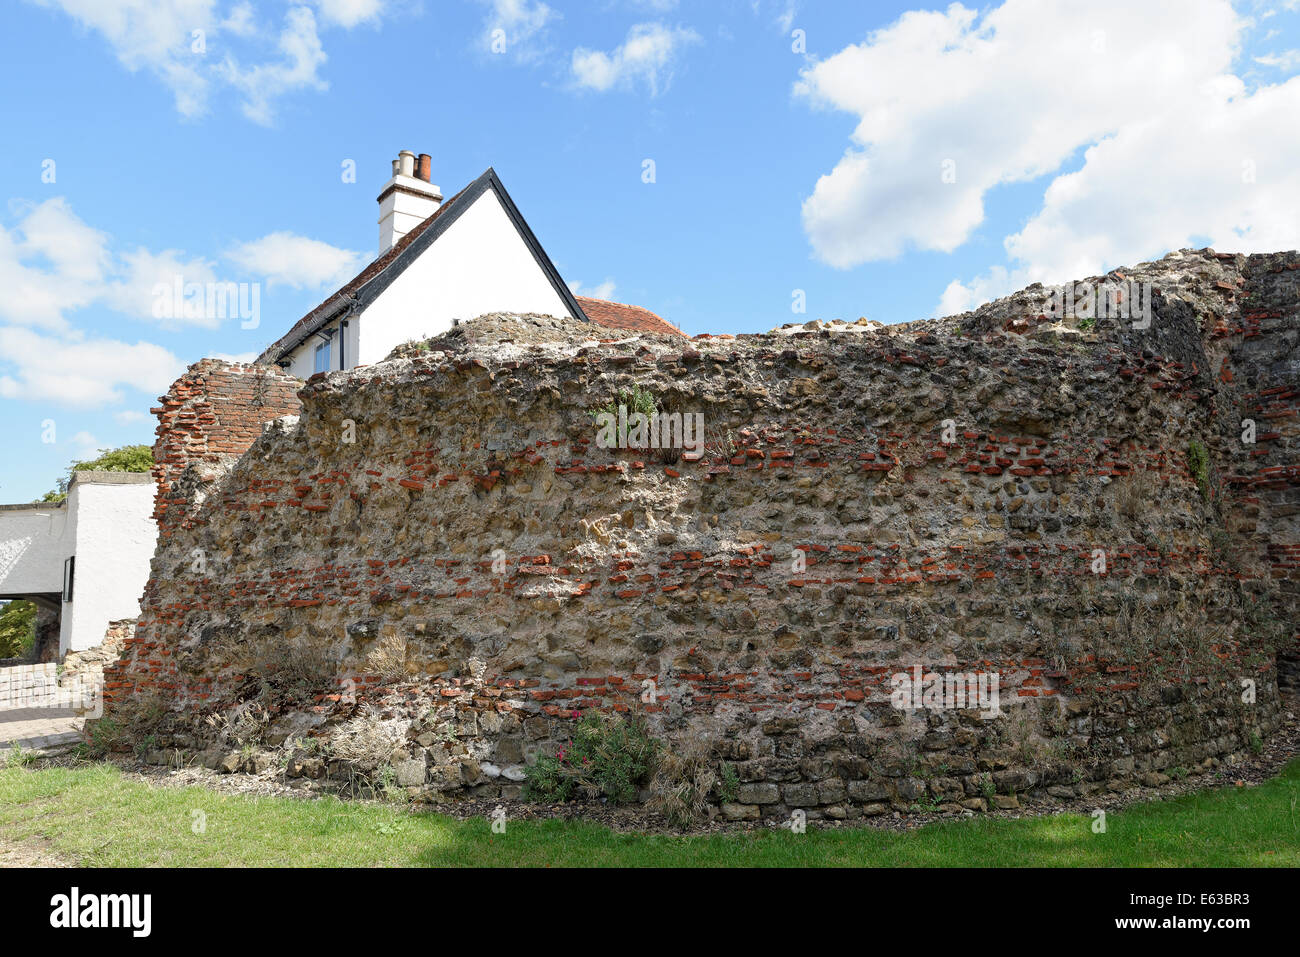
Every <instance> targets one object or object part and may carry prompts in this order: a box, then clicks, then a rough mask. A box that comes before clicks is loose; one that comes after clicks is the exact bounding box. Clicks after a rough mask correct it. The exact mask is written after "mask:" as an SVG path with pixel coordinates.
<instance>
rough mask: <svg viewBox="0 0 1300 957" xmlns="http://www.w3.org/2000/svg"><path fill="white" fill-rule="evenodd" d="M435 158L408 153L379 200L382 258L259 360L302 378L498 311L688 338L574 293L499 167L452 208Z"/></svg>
mask: <svg viewBox="0 0 1300 957" xmlns="http://www.w3.org/2000/svg"><path fill="white" fill-rule="evenodd" d="M430 162H431V160H430V157H429V155H428V154H427V153H422V154H420V156H419V157H418V158H417V157H416V155H415V154H414V153H412V152H411V151H409V150H403V151H402V152H401V153H400V154H398V158H397V159H396V160H394V161H393V175H392V178H391V179H390V180H389V181H388V182H387V183H386V184H384V188H383V190H382V191H381V192H380V194H379V256H378V258H376V259H375V260H374V261H373V262H372V263H370V265H368V266H366V268H365V269H363V270H362V271H361V272H360V273H359V274H358V275H357V276H356V277H354V278H353V279H352V280H351V281H350V282H348V283H347V284H345V285H344V286H343V288H341V289H339V290H338V291H337V292H335V293H334V294H333V295H332V296H330V297H329V298H327V299H326V300H325V301H324V302H322V303H321V304H320V305H319V306H317V307H316V308H315V309H313V310H312V311H311V312H309V313H307V315H305V316H303V317H302V319H300V320H299V321H298V322H297V323H295V324H294V326H293V328H291V329H290V330H289V331H288V332H287V333H286V334H285V335H284V336H282V337H281V338H280V339H278V340H277V341H276V342H274V343H272V344H271V345H270V346H269V347H268V348H267V349H266V350H265V351H264V352H263V353H262V354H261V356H259V357H258V360H257V361H258V362H261V363H265V364H271V363H275V364H277V365H279V366H281V367H282V368H284V369H287V370H288V371H289V372H292V373H293V374H294V375H297V376H299V377H301V378H304V379H305V378H307V377H308V376H310V375H312V374H313V373H316V372H328V371H331V370H334V369H351V368H354V367H355V366H358V365H366V364H369V363H373V362H379V361H381V360H382V359H384V358H385V357H386V356H387V355H388V353H389V352H391V351H392V349H393V348H394V347H395V346H398V345H400V344H402V343H403V342H406V341H408V340H411V339H416V338H421V337H426V336H434V335H438V334H440V333H442V332H445V331H446V330H447V329H449V328H451V326H452V323H453V321H455V320H459V319H473V318H475V317H476V316H481V315H484V314H486V313H490V312H511V313H534V314H537V315H543V316H557V317H564V316H568V317H571V318H573V319H577V320H579V321H582V322H593V323H595V324H597V325H600V326H605V327H607V328H614V329H621V330H625V331H628V332H653V333H658V334H660V335H674V336H680V335H682V333H681V332H680V331H679V330H678V329H677V328H676V327H674V326H672V325H670V324H669V323H667V322H665V321H664V320H663V319H661V318H659V317H658V316H656V315H655V314H654V313H652V312H650V311H648V310H646V309H641V308H640V307H638V306H628V305H625V304H622V303H613V302H606V301H604V300H599V299H587V298H583V297H579V296H575V295H574V294H573V293H572V292H570V290H569V287H568V286H567V285H565V283H564V280H563V279H561V278H560V274H559V273H558V272H557V271H556V269H555V266H554V265H553V264H552V263H551V260H550V257H549V256H547V254H546V250H544V249H543V248H542V246H541V244H540V243H539V242H538V241H537V237H536V236H534V235H533V231H532V230H531V229H529V227H528V224H527V223H526V222H525V221H524V218H523V216H522V215H521V214H520V212H519V209H518V207H516V206H515V204H514V201H513V200H511V198H510V194H509V193H507V192H506V188H505V186H503V185H502V183H501V180H500V178H499V177H498V176H497V174H496V172H495V170H492V169H488V170H487V171H486V172H485V173H483V175H482V176H480V177H479V178H478V179H476V180H474V182H472V183H470V184H469V185H468V186H466V187H465V188H464V189H462V190H461V191H460V192H459V193H457V194H456V195H455V196H453V197H451V199H449V200H447V201H446V202H444V201H443V198H442V191H441V190H440V189H439V188H438V187H437V186H434V185H433V184H432V183H431V182H430Z"/></svg>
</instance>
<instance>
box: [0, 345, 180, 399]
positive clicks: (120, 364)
mask: <svg viewBox="0 0 1300 957" xmlns="http://www.w3.org/2000/svg"><path fill="white" fill-rule="evenodd" d="M183 371H185V363H183V362H181V360H180V359H178V358H177V357H176V356H174V355H173V354H172V353H171V352H169V351H168V350H166V349H164V348H163V347H162V346H158V345H154V344H153V343H149V342H136V343H126V342H119V341H117V340H113V339H85V340H81V341H69V340H67V339H60V338H56V337H53V336H46V335H41V334H40V333H37V332H34V331H33V330H31V329H20V328H17V327H15V326H5V327H0V398H5V399H44V400H48V401H51V402H57V403H61V404H65V405H76V406H88V405H111V404H116V403H119V402H121V401H122V399H123V397H124V392H123V390H124V389H130V390H134V391H138V392H144V393H148V394H151V395H157V394H159V393H160V392H162V391H164V390H165V389H166V388H167V387H168V386H169V385H170V384H171V383H172V382H173V381H175V379H176V378H177V377H178V376H179V375H180V374H181V373H182V372H183Z"/></svg>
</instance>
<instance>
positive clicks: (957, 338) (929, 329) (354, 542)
mask: <svg viewBox="0 0 1300 957" xmlns="http://www.w3.org/2000/svg"><path fill="white" fill-rule="evenodd" d="M1297 280H1300V257H1297V255H1296V254H1294V253H1290V254H1277V255H1272V256H1249V257H1248V256H1224V255H1216V254H1214V253H1212V252H1210V251H1184V252H1183V253H1181V254H1173V255H1171V256H1170V257H1166V259H1164V260H1161V261H1159V262H1156V263H1150V264H1144V265H1143V266H1140V267H1137V268H1136V269H1133V270H1129V271H1127V272H1125V273H1115V274H1112V275H1111V276H1109V277H1100V279H1099V280H1097V281H1111V282H1135V281H1136V282H1150V283H1151V286H1152V296H1151V303H1152V314H1151V315H1150V316H1149V317H1147V318H1148V319H1149V322H1146V323H1143V322H1134V321H1130V320H1127V319H1125V320H1117V319H1114V318H1111V317H1105V318H1102V319H1099V320H1094V321H1092V322H1089V321H1087V318H1086V317H1085V318H1084V319H1082V320H1081V319H1079V318H1078V317H1073V318H1066V319H1064V320H1063V321H1059V322H1057V321H1052V318H1051V317H1048V316H1046V315H1044V313H1043V309H1042V305H1041V304H1042V302H1043V298H1044V290H1043V289H1042V288H1041V287H1030V289H1027V290H1024V291H1023V292H1021V293H1018V294H1016V295H1015V296H1012V297H1009V298H1007V299H1003V300H999V301H997V302H995V303H992V304H990V305H988V306H985V307H982V308H981V309H980V310H977V311H976V312H974V313H967V314H965V315H963V316H957V317H952V318H949V319H944V320H931V321H927V322H918V323H910V324H907V325H904V326H895V327H886V328H879V327H876V326H874V325H870V324H863V323H858V324H826V323H810V324H809V327H806V328H805V327H797V328H794V329H787V330H781V331H776V332H774V333H772V334H768V335H754V336H750V335H742V336H736V337H732V336H699V337H696V338H695V339H693V340H690V341H683V340H675V341H670V340H667V339H657V338H655V337H649V336H642V337H632V338H629V339H626V340H614V341H598V340H595V339H586V338H585V337H586V336H587V335H589V334H590V331H589V330H582V329H578V330H576V331H575V330H572V329H569V330H566V331H565V334H563V335H559V334H556V335H552V334H550V333H549V332H548V330H552V329H553V327H555V326H556V323H553V322H550V323H549V324H548V322H542V321H536V322H534V321H531V320H528V319H518V318H516V319H511V318H509V317H495V318H494V317H487V318H485V319H483V320H479V321H478V322H476V323H468V324H463V325H462V326H461V327H458V328H457V329H456V330H453V331H452V333H450V334H448V335H447V336H444V337H442V338H441V339H439V340H435V341H433V342H431V343H429V344H427V345H416V346H412V347H409V348H406V349H403V350H399V354H397V355H396V356H395V357H393V358H391V359H390V360H389V361H387V362H384V363H381V364H378V365H375V366H368V367H362V368H358V369H355V370H352V371H349V372H334V373H329V374H325V375H317V376H314V377H312V379H311V380H309V381H308V382H307V383H305V384H301V383H299V382H298V381H297V380H293V379H291V378H290V377H288V376H286V375H283V374H281V373H279V372H278V371H277V370H273V369H266V368H261V367H254V366H239V365H229V364H224V363H218V362H215V361H211V360H209V361H205V362H203V363H200V364H198V365H196V366H194V367H192V368H191V369H190V371H189V372H187V373H186V375H185V376H184V377H183V378H182V379H181V380H179V381H178V382H177V384H176V386H175V387H173V389H172V390H171V391H170V392H169V393H168V395H167V396H164V397H163V399H162V406H161V408H160V409H159V410H155V411H157V412H158V414H159V418H160V425H159V430H158V435H159V438H158V445H157V447H156V449H157V453H158V465H157V467H156V477H157V479H158V481H159V489H158V510H157V518H158V521H159V523H160V528H161V536H160V542H159V549H158V552H157V554H156V556H155V558H154V562H153V568H152V577H151V579H150V581H149V584H148V586H147V588H146V591H145V595H144V600H143V603H142V608H143V611H142V614H141V617H140V620H139V622H138V624H137V627H136V630H135V633H134V635H132V636H131V637H129V638H127V639H126V646H127V647H126V651H125V653H124V655H123V657H122V658H121V659H120V660H119V662H118V663H117V664H115V665H113V666H112V667H110V668H109V670H108V672H107V673H106V679H107V680H106V699H107V704H106V709H107V716H108V718H109V719H114V718H116V719H118V720H121V721H126V720H127V717H128V715H130V714H131V713H132V709H138V708H139V707H140V703H141V702H142V701H144V700H150V701H152V702H154V703H155V711H154V712H153V715H154V716H153V717H152V718H151V719H150V720H151V721H152V725H151V734H152V735H153V740H154V741H155V746H156V748H157V749H158V750H159V751H160V752H163V751H168V752H169V753H174V754H178V755H182V756H185V755H188V756H194V755H197V756H199V757H200V758H201V759H202V760H204V761H206V762H207V763H209V764H210V765H211V766H223V767H224V768H225V769H226V770H235V769H237V768H239V767H240V766H241V765H242V763H243V762H245V761H248V762H251V766H253V767H256V765H257V762H258V761H259V760H265V759H258V758H247V757H246V756H243V755H241V754H239V753H235V751H234V749H232V748H231V747H230V745H229V741H228V740H225V741H224V742H223V739H222V737H221V736H220V734H219V733H218V731H217V730H214V729H217V728H219V727H220V726H222V722H225V724H226V725H228V724H229V722H230V721H231V720H232V718H231V716H232V715H233V716H235V717H236V718H239V717H240V716H247V715H248V714H250V713H251V711H252V710H253V709H255V710H256V713H257V714H259V715H262V716H263V717H262V718H260V719H259V720H262V721H264V722H265V731H264V734H263V735H262V737H261V738H260V739H259V740H260V745H259V746H260V747H263V748H275V747H285V746H286V743H287V745H288V747H289V749H290V750H291V751H293V753H292V754H291V755H290V757H289V760H288V763H287V768H288V773H289V774H290V775H306V776H308V777H318V776H321V775H324V774H327V773H330V771H331V761H330V759H329V758H328V757H320V756H318V755H319V754H321V753H322V752H318V751H313V750H312V749H311V748H310V747H307V746H306V743H308V742H310V741H312V740H314V739H319V740H326V739H329V738H330V737H331V735H335V734H338V733H340V729H346V728H348V727H349V726H350V723H351V722H355V721H356V720H357V719H358V716H360V715H363V714H369V715H372V716H374V717H375V719H376V720H382V721H385V722H388V723H389V726H390V731H391V734H392V744H393V747H392V754H391V755H390V756H389V760H390V761H391V763H392V766H393V767H394V768H395V769H396V771H397V774H398V781H399V783H400V784H401V785H402V786H405V787H409V788H411V789H412V790H413V791H416V790H418V791H419V792H420V793H425V794H429V795H433V796H434V797H436V798H437V799H440V800H448V799H454V798H455V797H456V796H457V795H472V796H476V797H488V798H493V797H506V798H509V797H514V796H517V795H518V793H519V786H520V781H521V779H522V776H523V768H524V767H525V766H526V765H527V764H528V762H529V761H531V760H533V759H535V757H536V756H537V755H538V754H543V753H550V752H551V751H553V750H555V749H557V748H561V747H563V744H564V742H565V741H566V740H567V737H568V735H569V734H570V732H571V730H572V727H573V723H574V721H575V720H576V718H577V716H578V715H580V714H582V713H585V712H587V711H588V710H590V709H601V710H610V711H619V712H636V713H640V714H644V715H645V716H646V718H647V720H648V722H649V723H650V726H651V728H652V729H653V731H654V733H655V734H656V735H657V736H659V737H660V738H661V739H663V740H664V741H666V742H667V743H668V744H669V746H671V747H674V748H686V747H688V746H692V745H695V746H703V747H708V748H710V749H711V750H712V754H713V755H714V756H715V757H716V758H717V759H718V760H720V761H725V762H729V763H730V765H731V766H732V767H733V768H734V769H735V771H736V773H737V777H738V782H739V784H738V787H737V789H736V791H735V793H734V795H731V796H730V800H729V801H728V802H727V806H726V807H725V808H724V812H725V814H726V815H727V816H728V817H730V818H733V819H742V820H743V819H756V818H769V817H775V816H783V815H784V816H788V814H789V813H790V811H791V809H793V808H804V809H806V810H807V813H808V814H809V816H818V815H826V816H830V817H849V818H856V817H859V816H862V815H874V814H879V813H884V812H885V811H887V810H891V809H894V810H902V811H908V810H915V809H918V808H955V807H964V808H969V809H980V808H987V807H1014V806H1016V805H1017V804H1018V803H1019V801H1020V800H1021V799H1022V798H1024V797H1025V796H1026V795H1031V796H1033V797H1034V798H1035V799H1038V798H1042V799H1060V800H1067V799H1070V798H1082V797H1087V796H1089V795H1092V794H1095V793H1098V792H1100V791H1106V790H1113V789H1123V788H1125V787H1129V786H1131V785H1133V784H1139V783H1158V782H1160V781H1161V780H1162V779H1166V776H1167V775H1168V774H1169V773H1170V772H1185V773H1190V774H1193V775H1195V774H1201V773H1204V772H1208V771H1211V770H1213V769H1215V768H1218V767H1221V766H1222V765H1224V764H1225V763H1230V762H1231V761H1232V760H1234V758H1235V756H1238V755H1242V754H1244V753H1246V752H1247V751H1248V750H1249V749H1250V748H1251V747H1252V746H1254V747H1258V742H1260V741H1262V740H1266V739H1267V737H1268V735H1269V733H1270V732H1271V730H1272V729H1273V728H1274V727H1275V725H1276V723H1277V720H1278V708H1279V679H1280V680H1281V681H1282V684H1283V687H1285V686H1287V684H1288V683H1291V682H1294V675H1295V671H1296V668H1295V661H1296V651H1297V625H1296V623H1297V620H1298V618H1300V616H1298V615H1297V601H1298V596H1300V536H1298V535H1297V523H1298V521H1300V518H1298V516H1300V458H1298V457H1297V449H1298V448H1300V425H1298V423H1297V404H1298V402H1300V346H1298V339H1300V318H1298V315H1300V313H1298V311H1297V295H1296V283H1297ZM606 334H608V333H607V331H606ZM300 385H301V391H300V392H298V391H297V390H298V387H299V386H300ZM633 385H636V386H639V387H641V388H642V389H646V390H649V392H651V393H652V394H653V395H654V396H655V397H656V399H657V401H658V403H659V407H660V408H661V409H664V410H667V411H678V412H682V413H697V412H698V413H702V414H703V417H704V422H705V440H706V447H705V449H704V452H703V454H702V455H701V456H699V457H696V456H695V455H692V454H690V453H686V454H682V453H681V452H680V450H671V449H670V450H659V449H637V448H631V449H618V448H615V449H603V448H599V447H597V443H596V441H595V437H596V430H595V428H594V426H593V421H592V412H593V410H597V409H599V408H601V407H603V406H605V405H606V404H607V403H609V402H610V401H611V399H612V398H614V397H615V396H616V395H617V394H618V392H619V390H620V389H630V388H632V386H633ZM295 392H296V393H297V394H296V396H295ZM1247 422H1249V423H1251V427H1250V428H1248V427H1247V426H1246V424H1245V423H1247ZM1246 439H1249V441H1246ZM914 669H920V671H919V674H921V675H923V676H924V675H925V674H930V673H933V674H938V675H951V676H959V675H960V676H964V675H972V676H980V675H983V676H986V678H987V676H996V681H997V688H998V690H999V705H998V708H997V710H996V713H994V714H989V713H984V712H982V711H981V709H980V708H979V707H972V706H971V704H972V702H970V701H968V702H966V705H967V706H966V707H952V706H948V707H938V706H933V705H938V704H943V703H944V702H942V701H939V700H928V699H926V698H924V697H923V696H922V697H918V698H917V699H916V700H914V701H912V702H911V703H912V704H913V705H917V704H919V705H921V706H920V707H909V708H899V707H896V706H895V704H896V703H898V702H897V700H896V699H895V698H893V694H894V692H895V690H896V688H897V683H896V682H897V679H896V676H898V675H900V674H901V675H914V674H917V673H918V672H917V671H914ZM927 704H929V705H932V706H930V707H927V706H926V705H927ZM948 704H951V702H949V703H948ZM216 715H221V716H224V717H223V718H222V720H221V721H217V722H214V721H209V720H207V719H208V718H209V717H211V716H216ZM169 749H170V750H169Z"/></svg>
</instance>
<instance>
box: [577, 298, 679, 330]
mask: <svg viewBox="0 0 1300 957" xmlns="http://www.w3.org/2000/svg"><path fill="white" fill-rule="evenodd" d="M575 298H576V299H577V300H578V305H580V306H582V311H583V312H585V313H586V314H587V318H588V319H590V320H591V321H592V322H594V323H596V324H597V325H599V326H605V327H606V328H608V329H624V330H627V331H629V332H649V333H654V334H655V335H660V336H681V337H683V338H689V336H687V335H686V333H684V332H682V331H681V330H680V329H678V328H677V327H676V326H674V325H672V324H671V323H670V322H668V321H667V320H665V319H661V318H660V317H659V316H656V315H655V314H654V313H653V312H651V311H650V310H649V309H642V308H641V307H640V306H629V305H627V304H626V303H622V302H609V301H608V300H606V299H588V298H587V297H586V296H577V297H575Z"/></svg>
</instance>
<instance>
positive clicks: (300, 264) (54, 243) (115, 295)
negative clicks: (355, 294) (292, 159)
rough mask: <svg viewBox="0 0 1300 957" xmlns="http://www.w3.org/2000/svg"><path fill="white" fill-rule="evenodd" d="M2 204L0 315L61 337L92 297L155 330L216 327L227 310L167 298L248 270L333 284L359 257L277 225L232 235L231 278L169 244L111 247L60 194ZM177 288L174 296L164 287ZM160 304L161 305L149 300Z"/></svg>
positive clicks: (301, 283) (298, 284) (295, 282)
mask: <svg viewBox="0 0 1300 957" xmlns="http://www.w3.org/2000/svg"><path fill="white" fill-rule="evenodd" d="M12 205H13V208H15V209H17V210H18V211H19V212H20V214H21V215H22V218H21V219H20V220H19V222H18V223H17V224H16V225H15V227H14V228H13V229H10V230H6V229H5V228H4V226H3V225H0V288H3V289H5V290H6V292H7V294H6V295H4V296H0V322H7V323H10V324H14V325H22V326H33V327H38V328H42V329H46V330H49V331H52V332H57V333H63V334H66V335H68V336H69V337H71V338H77V337H78V336H79V335H80V333H78V332H76V331H75V330H72V329H71V327H70V326H69V324H68V320H67V317H66V316H67V313H70V312H73V311H75V310H77V309H82V308H86V307H88V306H92V305H97V304H98V305H103V306H107V307H108V308H110V309H112V310H114V311H116V312H119V313H121V314H123V315H126V316H130V317H131V318H134V319H143V320H146V321H148V322H152V323H157V324H158V325H159V326H161V327H162V328H165V329H176V328H181V327H191V326H194V327H201V328H206V329H216V328H218V327H220V326H221V325H222V324H223V322H228V321H231V320H232V319H233V318H234V315H235V314H234V312H232V311H231V309H230V308H226V309H224V310H223V309H212V310H208V309H202V310H197V311H193V312H187V311H186V310H185V308H184V306H183V305H182V306H180V307H178V306H177V305H176V301H177V300H180V301H181V302H182V303H183V302H184V298H185V295H186V294H185V293H184V290H185V289H186V288H187V287H189V286H190V285H191V284H193V283H198V284H202V285H204V287H205V289H206V287H207V284H216V283H228V282H232V281H234V278H238V279H239V280H240V281H242V282H245V283H247V282H249V280H248V279H246V278H244V276H253V277H260V278H261V279H262V280H264V281H265V282H266V284H267V286H268V287H273V286H276V285H281V284H282V285H286V286H290V287H292V288H294V289H301V288H304V287H306V288H315V287H318V286H322V285H326V284H331V283H333V284H341V283H342V282H343V281H345V280H346V279H349V278H351V276H352V275H353V274H354V273H355V272H356V271H357V270H358V269H359V268H360V267H361V265H362V261H363V257H362V255H361V253H357V252H352V251H351V250H347V249H339V248H337V247H335V246H331V245H329V244H328V243H324V242H320V241H319V240H315V239H310V238H308V237H306V236H298V235H295V234H293V233H288V232H277V233H271V234H269V235H267V236H263V237H262V238H261V239H257V240H253V241H251V242H245V243H239V244H237V245H235V246H234V247H233V248H232V249H231V250H230V251H229V252H228V253H227V254H226V259H227V260H228V261H229V262H230V263H231V264H233V265H234V266H236V267H238V268H239V269H241V270H244V275H243V276H239V277H234V278H232V277H230V276H221V275H220V274H219V273H218V270H217V265H216V263H214V262H212V261H210V260H207V259H204V258H203V257H201V256H188V255H186V254H185V253H183V252H180V251H178V250H174V249H165V250H162V251H161V252H152V251H150V250H148V249H145V248H143V247H141V248H137V249H134V250H127V251H124V252H120V253H117V254H114V253H113V252H112V250H111V249H110V240H111V237H109V236H108V234H106V233H103V232H101V231H99V230H97V229H94V228H92V227H91V226H89V225H87V224H86V223H85V222H84V221H82V220H81V219H80V217H78V216H77V215H76V213H74V212H73V211H72V208H71V207H70V206H69V205H68V203H67V201H66V200H65V199H64V198H63V197H55V198H53V199H48V200H46V201H45V202H43V203H40V204H32V203H15V204H12ZM160 287H161V288H160ZM178 287H179V288H181V289H182V293H183V294H182V295H176V294H173V292H172V291H173V290H175V289H176V288H178ZM164 290H165V292H164ZM241 294H242V292H241ZM160 295H165V296H166V302H165V303H160V302H159V298H160ZM259 299H260V295H259ZM248 302H249V303H250V304H251V292H249V293H248ZM160 305H162V306H164V307H165V308H162V309H158V308H156V307H158V306H160ZM223 312H224V313H225V314H224V315H223V314H222V313H223Z"/></svg>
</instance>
